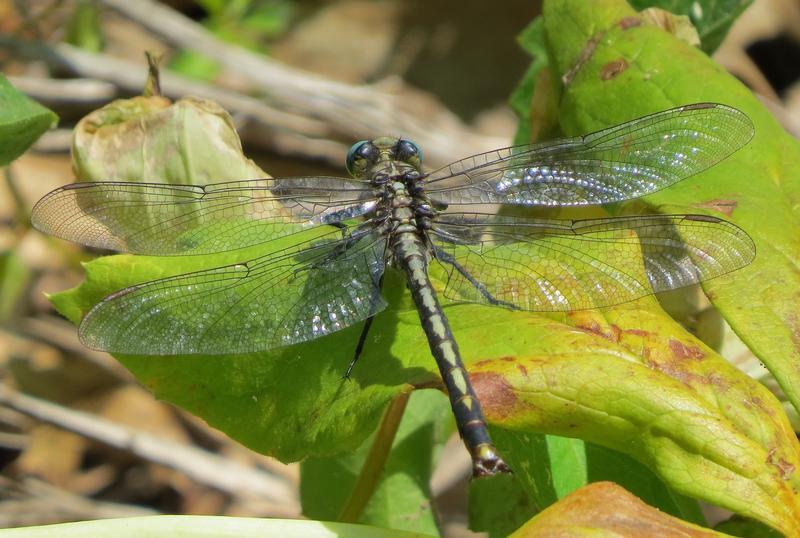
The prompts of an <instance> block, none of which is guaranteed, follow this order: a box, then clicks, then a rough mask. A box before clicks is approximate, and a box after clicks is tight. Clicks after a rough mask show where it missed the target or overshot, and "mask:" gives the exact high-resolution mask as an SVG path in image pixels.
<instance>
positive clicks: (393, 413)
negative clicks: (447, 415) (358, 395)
mask: <svg viewBox="0 0 800 538" xmlns="http://www.w3.org/2000/svg"><path fill="white" fill-rule="evenodd" d="M410 396H411V393H410V392H404V393H402V394H400V395H399V396H398V397H397V398H395V399H394V400H392V402H391V403H390V404H389V407H388V408H387V409H386V413H385V414H384V415H383V419H382V420H381V425H380V426H379V427H378V431H377V432H376V434H375V440H374V441H373V442H372V448H370V451H369V454H368V455H367V459H366V461H364V466H363V467H362V468H361V474H359V476H358V480H357V481H356V484H355V486H354V487H353V491H352V492H351V493H350V498H349V499H347V502H346V503H345V505H344V508H342V511H341V512H340V513H339V517H338V518H337V519H338V521H341V522H343V523H356V522H358V520H359V519H360V518H361V514H362V513H363V512H364V508H365V507H366V506H367V503H368V502H369V500H370V499H371V498H372V494H373V493H375V488H376V487H377V486H378V480H379V479H380V477H381V474H382V472H383V467H384V465H385V464H386V460H387V459H388V458H389V452H390V451H391V449H392V444H393V443H394V438H395V435H397V428H398V427H399V426H400V420H401V419H402V418H403V412H404V411H405V410H406V405H407V404H408V398H409V397H410Z"/></svg>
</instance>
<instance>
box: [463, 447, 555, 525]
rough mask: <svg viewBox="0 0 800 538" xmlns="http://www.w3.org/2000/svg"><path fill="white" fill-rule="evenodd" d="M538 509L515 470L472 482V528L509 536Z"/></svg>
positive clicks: (470, 503) (470, 522)
mask: <svg viewBox="0 0 800 538" xmlns="http://www.w3.org/2000/svg"><path fill="white" fill-rule="evenodd" d="M495 442H499V441H498V440H497V439H495ZM539 511H540V508H539V507H538V506H537V505H536V504H535V503H534V502H533V501H531V499H530V497H529V495H528V493H527V491H526V489H525V487H524V486H523V485H522V484H521V483H520V481H519V479H518V478H517V477H516V476H515V475H514V474H498V475H495V476H490V477H486V478H483V479H481V480H473V481H472V482H470V484H469V528H470V530H473V531H478V532H488V533H489V536H490V538H495V537H502V536H508V535H509V534H511V532H513V531H514V530H516V529H518V528H519V527H520V526H522V524H523V523H525V522H526V521H528V519H530V518H531V517H533V515H535V514H536V513H537V512H539Z"/></svg>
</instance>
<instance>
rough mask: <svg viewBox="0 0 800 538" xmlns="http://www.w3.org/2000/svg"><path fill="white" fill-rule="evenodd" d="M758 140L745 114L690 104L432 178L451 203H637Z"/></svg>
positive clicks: (434, 193)
mask: <svg viewBox="0 0 800 538" xmlns="http://www.w3.org/2000/svg"><path fill="white" fill-rule="evenodd" d="M752 136H753V124H752V122H751V121H750V119H749V118H748V117H747V116H746V115H745V114H744V113H742V112H740V111H738V110H736V109H734V108H731V107H728V106H724V105H719V104H713V103H699V104H693V105H686V106H682V107H678V108H674V109H671V110H666V111H663V112H658V113H656V114H652V115H650V116H645V117H643V118H639V119H636V120H633V121H630V122H628V123H623V124H621V125H617V126H615V127H611V128H609V129H604V130H602V131H598V132H596V133H592V134H589V135H586V136H581V137H577V138H569V139H563V140H556V141H553V142H547V143H544V144H535V145H527V146H517V147H512V148H506V149H501V150H497V151H491V152H488V153H482V154H479V155H475V156H473V157H469V158H467V159H464V160H461V161H457V162H455V163H453V164H450V165H449V166H446V167H444V168H441V169H439V170H437V171H435V172H433V173H431V174H430V175H429V179H428V188H427V190H428V193H429V195H430V198H431V199H432V200H434V201H436V202H440V203H445V204H494V203H505V204H522V205H544V206H553V205H556V206H565V205H566V206H575V205H590V204H605V203H609V202H618V201H621V200H629V199H632V198H637V197H639V196H643V195H645V194H650V193H652V192H655V191H657V190H660V189H663V188H664V187H667V186H669V185H672V184H673V183H675V182H677V181H680V180H682V179H684V178H687V177H689V176H691V175H693V174H696V173H698V172H700V171H702V170H705V169H706V168H708V167H710V166H713V165H714V164H715V163H717V162H719V161H721V160H722V159H724V158H725V157H727V156H728V155H730V154H731V153H733V152H734V151H736V150H737V149H739V148H740V147H742V146H743V145H745V144H746V143H747V142H748V141H749V140H750V138H751V137H752Z"/></svg>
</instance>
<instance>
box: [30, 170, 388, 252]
mask: <svg viewBox="0 0 800 538" xmlns="http://www.w3.org/2000/svg"><path fill="white" fill-rule="evenodd" d="M371 196H372V191H371V189H370V188H369V185H368V184H366V183H364V182H352V181H348V180H345V179H342V178H336V177H298V178H280V179H256V180H249V181H234V182H228V183H215V184H211V185H206V186H191V185H163V184H155V183H130V182H95V183H73V184H71V185H66V186H64V187H61V188H59V189H56V190H54V191H53V192H51V193H49V194H47V195H46V196H44V197H43V198H42V199H41V200H39V202H38V203H37V204H36V206H35V207H34V208H33V213H32V215H31V220H32V221H33V224H34V226H35V227H36V228H37V229H39V230H41V231H42V232H44V233H48V234H50V235H55V236H57V237H61V238H63V239H68V240H70V241H75V242H77V243H81V244H84V245H88V246H93V247H98V248H106V249H111V250H117V251H122V252H131V253H135V254H151V255H160V256H167V255H178V254H208V253H211V252H222V251H226V250H232V249H236V248H242V247H246V246H250V245H256V244H259V243H263V242H265V241H269V240H270V239H275V238H276V237H280V236H282V235H287V234H289V233H292V232H296V231H298V230H299V229H302V228H303V227H309V226H316V225H318V224H326V223H330V222H336V221H338V220H344V219H346V218H349V217H352V216H357V215H360V214H363V213H366V212H368V211H369V210H370V209H371V208H372V207H373V204H371V203H370V202H369V199H370V197H371Z"/></svg>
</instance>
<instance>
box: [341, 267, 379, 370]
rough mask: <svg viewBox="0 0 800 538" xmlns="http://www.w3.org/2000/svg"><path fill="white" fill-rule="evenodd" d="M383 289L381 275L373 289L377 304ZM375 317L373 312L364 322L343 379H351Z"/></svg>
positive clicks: (374, 299)
mask: <svg viewBox="0 0 800 538" xmlns="http://www.w3.org/2000/svg"><path fill="white" fill-rule="evenodd" d="M382 290H383V275H381V278H380V280H378V286H377V288H376V289H375V290H374V291H373V295H372V304H375V302H376V301H377V299H378V296H380V294H381V291H382ZM374 319H375V314H372V315H371V316H370V317H368V318H367V319H366V321H365V322H364V328H363V329H361V335H360V336H359V337H358V343H357V344H356V350H355V352H354V353H353V358H352V359H351V360H350V364H348V365H347V370H345V372H344V374H343V375H342V379H350V374H351V373H352V372H353V368H355V366H356V363H357V362H358V359H359V358H360V357H361V352H362V351H364V344H365V343H366V342H367V335H368V334H369V329H370V327H372V321H373V320H374Z"/></svg>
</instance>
